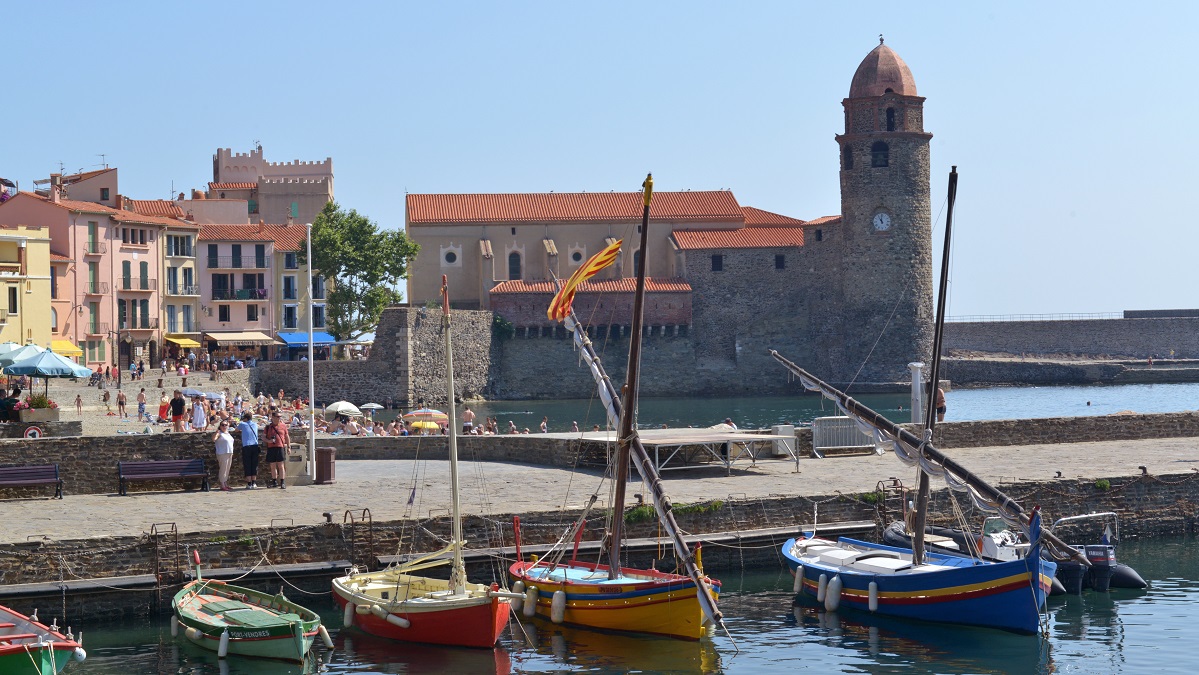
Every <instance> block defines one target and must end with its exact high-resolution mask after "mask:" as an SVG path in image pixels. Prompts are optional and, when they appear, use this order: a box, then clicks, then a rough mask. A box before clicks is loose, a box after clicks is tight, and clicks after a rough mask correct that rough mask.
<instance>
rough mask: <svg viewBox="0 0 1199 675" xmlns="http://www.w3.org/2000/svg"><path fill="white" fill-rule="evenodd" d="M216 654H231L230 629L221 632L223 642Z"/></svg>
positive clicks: (221, 655) (220, 655) (218, 646)
mask: <svg viewBox="0 0 1199 675" xmlns="http://www.w3.org/2000/svg"><path fill="white" fill-rule="evenodd" d="M216 655H217V656H218V657H220V658H222V659H223V658H225V657H226V656H228V655H229V631H228V630H225V631H223V632H222V633H221V643H220V644H219V645H217V648H216Z"/></svg>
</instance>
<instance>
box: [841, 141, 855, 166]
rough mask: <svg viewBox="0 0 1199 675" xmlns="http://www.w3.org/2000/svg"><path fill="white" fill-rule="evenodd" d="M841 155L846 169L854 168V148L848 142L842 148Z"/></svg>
mask: <svg viewBox="0 0 1199 675" xmlns="http://www.w3.org/2000/svg"><path fill="white" fill-rule="evenodd" d="M841 155H842V160H841V161H842V163H843V164H844V166H845V170H846V171H850V170H852V169H853V148H852V147H851V146H850V145H849V144H848V143H847V144H846V145H845V147H844V148H842V149H841Z"/></svg>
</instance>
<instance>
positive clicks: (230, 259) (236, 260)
mask: <svg viewBox="0 0 1199 675" xmlns="http://www.w3.org/2000/svg"><path fill="white" fill-rule="evenodd" d="M206 260H208V269H210V270H265V269H270V266H271V259H270V258H268V257H266V256H263V257H261V258H259V257H258V256H253V255H242V256H234V255H218V256H211V255H210V256H208V257H207V258H206Z"/></svg>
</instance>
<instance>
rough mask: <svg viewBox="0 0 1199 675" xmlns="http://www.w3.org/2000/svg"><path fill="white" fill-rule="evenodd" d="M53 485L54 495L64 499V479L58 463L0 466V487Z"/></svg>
mask: <svg viewBox="0 0 1199 675" xmlns="http://www.w3.org/2000/svg"><path fill="white" fill-rule="evenodd" d="M34 485H53V486H54V496H55V497H57V498H58V499H62V479H61V478H59V477H58V465H57V464H36V465H33V466H5V467H0V487H31V486H34Z"/></svg>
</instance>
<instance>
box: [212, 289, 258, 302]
mask: <svg viewBox="0 0 1199 675" xmlns="http://www.w3.org/2000/svg"><path fill="white" fill-rule="evenodd" d="M268 296H269V293H267V290H266V289H265V288H214V289H212V299H213V300H266V299H267V297H268Z"/></svg>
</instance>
